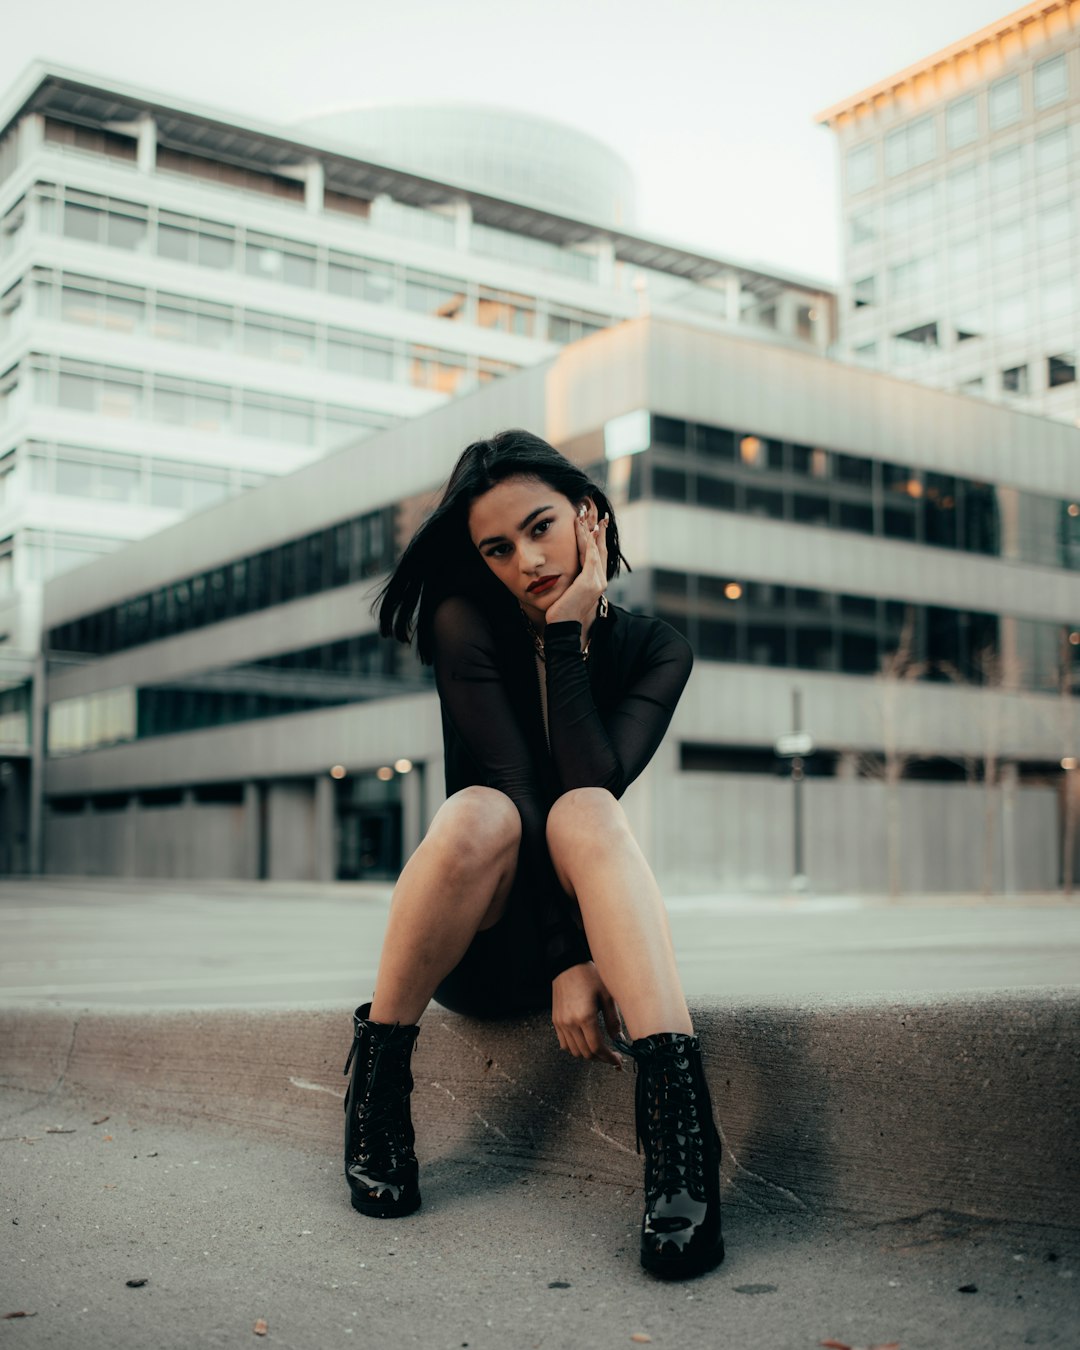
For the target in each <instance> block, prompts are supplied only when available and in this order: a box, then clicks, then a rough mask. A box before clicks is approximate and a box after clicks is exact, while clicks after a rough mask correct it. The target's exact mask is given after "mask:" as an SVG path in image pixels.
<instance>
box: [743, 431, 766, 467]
mask: <svg viewBox="0 0 1080 1350" xmlns="http://www.w3.org/2000/svg"><path fill="white" fill-rule="evenodd" d="M739 454H740V455H741V456H742V461H743V463H744V464H756V463H757V462H758V459H759V457H760V455H761V441H760V440H759V439H758V438H757V437H756V436H744V437H743V438H742V440H741V441H740V442H739Z"/></svg>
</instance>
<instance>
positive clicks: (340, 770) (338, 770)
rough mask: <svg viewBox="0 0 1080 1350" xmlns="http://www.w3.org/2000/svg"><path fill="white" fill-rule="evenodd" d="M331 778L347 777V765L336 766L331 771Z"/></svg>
mask: <svg viewBox="0 0 1080 1350" xmlns="http://www.w3.org/2000/svg"><path fill="white" fill-rule="evenodd" d="M330 777H331V778H344V777H345V765H344V764H335V765H334V767H333V768H332V769H331V770H330Z"/></svg>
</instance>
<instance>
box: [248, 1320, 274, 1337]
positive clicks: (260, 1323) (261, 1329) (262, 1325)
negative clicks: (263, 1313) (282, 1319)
mask: <svg viewBox="0 0 1080 1350" xmlns="http://www.w3.org/2000/svg"><path fill="white" fill-rule="evenodd" d="M251 1329H252V1331H253V1332H254V1333H255V1335H256V1336H265V1335H266V1333H267V1332H268V1331H269V1330H270V1328H269V1327H268V1326H267V1325H266V1318H265V1317H257V1318H256V1319H255V1325H254V1326H253V1327H252V1328H251Z"/></svg>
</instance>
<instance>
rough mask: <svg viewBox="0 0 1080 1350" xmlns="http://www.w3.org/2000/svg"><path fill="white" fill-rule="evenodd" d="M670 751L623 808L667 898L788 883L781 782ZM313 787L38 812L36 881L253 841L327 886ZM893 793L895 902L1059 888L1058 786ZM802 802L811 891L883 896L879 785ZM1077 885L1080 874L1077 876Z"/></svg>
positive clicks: (233, 850) (425, 813) (225, 855)
mask: <svg viewBox="0 0 1080 1350" xmlns="http://www.w3.org/2000/svg"><path fill="white" fill-rule="evenodd" d="M675 753H676V751H675V747H674V745H671V746H662V747H661V750H660V752H659V754H658V757H657V762H655V763H654V764H653V765H652V766H651V767H650V769H649V770H648V771H647V772H646V773H645V774H644V775H643V776H642V777H641V778H640V779H639V780H638V781H637V782H636V783H635V784H634V785H633V786H632V787H631V788H630V790H629V792H628V793H627V794H626V797H625V799H624V804H625V807H626V811H627V815H628V817H629V819H630V823H631V826H632V828H633V830H634V833H635V836H636V837H637V839H638V841H639V842H640V844H641V846H642V849H643V851H644V852H645V855H646V857H647V858H649V860H650V862H651V863H652V865H653V867H654V868H655V870H656V873H657V875H658V877H659V878H660V881H661V884H662V885H663V887H664V889H665V890H666V891H668V892H669V893H676V894H677V893H680V892H682V893H691V894H693V893H701V892H706V891H750V892H754V891H761V892H766V891H775V890H782V889H786V888H787V887H788V886H789V885H790V883H791V877H792V869H793V793H792V786H791V784H790V782H788V781H787V780H785V779H782V778H774V777H769V776H766V775H763V774H762V775H758V774H722V773H679V772H677V771H675V770H674V765H673V763H672V762H671V761H672V760H673V759H674V755H675ZM440 769H441V765H440V764H435V765H433V766H430V771H426V772H425V773H424V774H423V778H422V779H421V777H420V775H418V776H417V780H416V783H415V787H416V790H417V792H416V795H417V796H418V797H421V796H422V797H423V799H424V800H423V805H421V803H420V801H417V802H415V803H412V804H411V807H410V810H409V811H408V812H407V814H408V815H409V817H410V819H409V822H408V829H407V830H406V836H407V849H406V851H407V852H408V851H411V848H410V847H409V843H410V842H414V841H415V840H416V839H418V838H419V837H420V835H421V833H422V830H423V828H426V822H427V821H428V820H430V818H431V815H433V814H434V811H435V810H436V809H437V808H438V804H439V802H440V801H441V800H442V792H441V777H440V776H439V770H440ZM322 781H323V780H315V779H293V780H280V781H276V782H268V783H265V784H263V785H260V787H259V790H258V791H254V790H253V791H250V792H248V793H247V794H246V798H245V804H243V805H236V806H231V805H222V804H216V803H215V804H209V803H208V804H203V803H198V802H195V801H194V800H193V799H192V798H191V794H190V793H189V794H187V798H188V799H187V800H186V801H185V802H184V803H183V804H181V805H177V806H158V807H146V806H137V805H129V806H128V807H127V808H126V809H124V810H119V811H101V810H95V809H93V808H92V807H90V808H87V809H86V810H84V811H83V812H81V813H78V814H57V813H54V812H52V811H49V810H47V811H46V816H45V842H46V862H47V871H49V872H51V873H69V874H70V873H76V874H79V873H81V874H84V875H92V876H150V877H152V876H160V877H168V876H176V877H192V878H251V879H255V878H257V877H258V875H259V867H260V848H259V840H260V838H261V839H262V853H263V855H264V857H265V868H266V876H267V877H268V878H269V879H271V880H279V881H305V880H312V881H330V880H333V878H334V875H335V869H336V861H337V860H336V856H335V849H334V832H333V828H332V820H333V817H332V811H333V804H332V799H331V798H330V796H329V794H328V793H327V792H325V791H324V792H323V793H322V797H323V799H324V800H323V801H322V802H321V803H320V793H319V783H320V782H322ZM325 782H326V783H328V782H329V780H325ZM429 787H430V789H431V790H430V791H429V790H428V788H429ZM895 793H896V795H895V810H896V815H895V822H896V825H895V828H896V830H897V849H898V855H899V883H900V889H901V891H902V892H904V893H907V894H918V893H920V892H934V891H978V890H981V889H982V887H983V881H984V857H985V850H986V849H987V847H988V848H989V854H990V858H991V867H990V879H991V885H992V889H993V890H995V891H998V892H1001V891H1008V890H1017V891H1031V890H1034V891H1042V890H1051V889H1053V888H1055V887H1056V886H1057V885H1058V873H1059V866H1060V824H1059V822H1060V816H1061V799H1060V796H1059V794H1058V793H1057V791H1056V790H1055V789H1053V788H1049V787H1046V788H1043V787H1030V788H1023V789H1019V790H1014V791H1013V792H1012V793H1010V794H1005V793H1003V791H1002V789H1000V788H995V789H992V790H991V791H989V792H987V791H986V790H985V789H984V788H983V787H982V786H981V785H977V784H976V785H972V786H967V785H965V784H962V783H948V784H946V783H910V782H909V783H901V784H899V785H898V787H897V788H896V789H895ZM260 796H261V797H262V799H263V801H264V804H262V805H261V804H260ZM988 804H989V810H988ZM803 805H804V849H805V852H804V866H805V870H806V875H807V877H808V879H809V884H810V886H811V888H812V889H813V890H815V891H818V892H869V893H874V892H884V891H887V890H888V889H889V867H888V858H889V845H888V829H889V819H890V806H889V790H888V789H887V788H886V786H885V785H884V784H883V783H876V782H867V781H865V780H853V781H844V780H837V779H809V780H807V781H806V782H805V783H804V786H803ZM1010 819H1011V822H1012V824H1011V827H1008V826H1007V822H1008V821H1009V820H1010ZM988 829H989V831H990V839H989V844H988V845H987V843H986V838H987V834H986V832H987V830H988ZM1010 829H1011V836H1010ZM1010 837H1011V848H1010V846H1009V840H1010ZM1010 858H1011V865H1010V861H1009V860H1010ZM1074 875H1075V877H1076V879H1077V880H1080V868H1077V870H1076V872H1075V874H1074Z"/></svg>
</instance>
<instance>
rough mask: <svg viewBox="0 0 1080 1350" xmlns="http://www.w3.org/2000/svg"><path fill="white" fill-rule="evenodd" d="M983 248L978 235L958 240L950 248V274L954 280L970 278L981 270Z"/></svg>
mask: <svg viewBox="0 0 1080 1350" xmlns="http://www.w3.org/2000/svg"><path fill="white" fill-rule="evenodd" d="M980 253H981V248H980V245H979V238H978V236H977V235H972V236H971V237H970V238H968V239H957V240H956V242H955V243H953V244H950V246H949V274H950V276H952V277H954V278H959V277H970V276H974V274H975V273H976V272H977V271H978V270H979V265H980Z"/></svg>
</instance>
